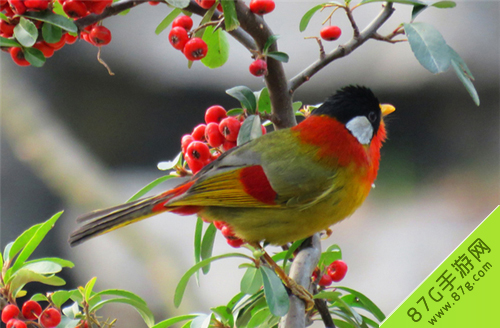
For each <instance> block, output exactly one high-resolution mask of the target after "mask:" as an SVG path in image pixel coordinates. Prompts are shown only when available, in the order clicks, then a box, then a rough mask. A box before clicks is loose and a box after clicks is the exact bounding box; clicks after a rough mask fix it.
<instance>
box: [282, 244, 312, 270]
mask: <svg viewBox="0 0 500 328" xmlns="http://www.w3.org/2000/svg"><path fill="white" fill-rule="evenodd" d="M304 240H306V239H305V238H304V239H300V240H296V241H294V242H293V244H292V246H290V248H289V249H288V250H287V252H286V254H285V257H284V258H283V269H285V267H286V264H287V262H288V259H289V258H291V257H292V254H293V252H295V251H296V250H297V248H299V247H300V245H302V243H303V242H304Z"/></svg>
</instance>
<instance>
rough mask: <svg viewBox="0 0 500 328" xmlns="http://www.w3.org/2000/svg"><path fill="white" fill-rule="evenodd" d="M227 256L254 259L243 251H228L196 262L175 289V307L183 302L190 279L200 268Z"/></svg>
mask: <svg viewBox="0 0 500 328" xmlns="http://www.w3.org/2000/svg"><path fill="white" fill-rule="evenodd" d="M227 257H242V258H245V259H250V260H253V259H252V258H251V257H249V256H247V255H245V254H241V253H228V254H222V255H218V256H213V257H211V258H208V259H206V260H203V261H201V262H199V263H196V264H195V265H194V266H192V267H191V269H189V270H188V271H187V272H186V273H185V274H184V275H183V276H182V278H181V280H180V281H179V284H178V285H177V288H176V289H175V295H174V305H175V307H179V305H180V304H181V302H182V297H183V296H184V292H185V291H186V287H187V284H188V282H189V279H190V278H191V276H192V275H193V274H194V273H195V272H196V271H198V270H200V269H201V268H203V267H204V266H206V265H207V264H209V263H212V262H213V261H216V260H220V259H223V258H227Z"/></svg>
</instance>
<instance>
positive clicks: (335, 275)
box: [312, 260, 347, 287]
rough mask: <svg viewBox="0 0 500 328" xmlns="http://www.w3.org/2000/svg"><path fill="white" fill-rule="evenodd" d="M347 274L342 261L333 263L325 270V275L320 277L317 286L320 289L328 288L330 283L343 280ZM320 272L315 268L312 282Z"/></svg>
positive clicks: (345, 265) (345, 266)
mask: <svg viewBox="0 0 500 328" xmlns="http://www.w3.org/2000/svg"><path fill="white" fill-rule="evenodd" d="M346 273H347V264H346V263H345V262H344V261H342V260H336V261H333V262H332V263H331V264H330V265H329V266H328V267H327V268H326V273H325V274H323V275H322V276H321V278H320V279H319V281H318V285H319V286H322V287H328V286H330V285H331V284H332V282H334V281H335V282H339V281H341V280H342V279H344V277H345V275H346ZM319 274H320V270H319V269H318V268H317V269H316V270H315V271H314V272H313V275H312V278H313V280H314V281H316V280H317V279H318V275H319Z"/></svg>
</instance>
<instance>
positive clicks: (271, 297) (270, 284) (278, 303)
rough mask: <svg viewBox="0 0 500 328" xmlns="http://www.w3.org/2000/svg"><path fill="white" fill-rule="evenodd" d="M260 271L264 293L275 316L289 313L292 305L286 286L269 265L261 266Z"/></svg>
mask: <svg viewBox="0 0 500 328" xmlns="http://www.w3.org/2000/svg"><path fill="white" fill-rule="evenodd" d="M260 272H261V274H262V280H263V282H264V294H265V295H266V301H267V305H268V306H269V310H271V313H272V314H274V315H275V316H278V317H282V316H284V315H285V314H287V313H288V309H289V307H290V303H289V301H288V294H287V292H286V289H285V286H283V283H282V282H281V280H280V278H278V276H277V275H276V273H275V272H274V271H273V270H271V269H269V268H268V267H265V266H261V267H260Z"/></svg>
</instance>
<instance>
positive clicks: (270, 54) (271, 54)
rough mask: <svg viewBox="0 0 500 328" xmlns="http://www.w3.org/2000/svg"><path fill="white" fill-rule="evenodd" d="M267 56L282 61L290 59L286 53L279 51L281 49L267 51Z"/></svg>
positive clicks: (286, 61)
mask: <svg viewBox="0 0 500 328" xmlns="http://www.w3.org/2000/svg"><path fill="white" fill-rule="evenodd" d="M267 57H271V58H273V59H276V60H277V61H280V62H282V63H288V60H289V59H290V58H289V57H288V55H287V54H286V53H284V52H281V51H271V52H268V53H267Z"/></svg>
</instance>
